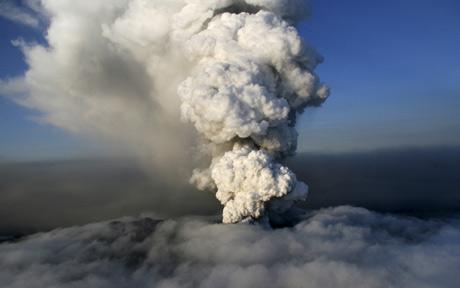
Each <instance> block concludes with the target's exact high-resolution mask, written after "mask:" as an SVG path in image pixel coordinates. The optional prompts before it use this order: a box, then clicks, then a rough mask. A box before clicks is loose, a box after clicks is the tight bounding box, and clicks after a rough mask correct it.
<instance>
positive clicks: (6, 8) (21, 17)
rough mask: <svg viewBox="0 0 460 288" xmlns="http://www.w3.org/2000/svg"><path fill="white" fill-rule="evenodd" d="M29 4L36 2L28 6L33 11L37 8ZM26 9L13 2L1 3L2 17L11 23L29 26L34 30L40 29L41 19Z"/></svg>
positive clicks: (0, 15) (0, 13) (0, 12)
mask: <svg viewBox="0 0 460 288" xmlns="http://www.w3.org/2000/svg"><path fill="white" fill-rule="evenodd" d="M29 2H30V3H31V5H32V4H34V3H35V2H34V1H28V2H27V6H29V7H30V8H31V9H34V7H37V6H30V5H29ZM27 10H28V9H26V8H25V7H21V6H19V5H17V4H15V3H14V2H12V1H1V2H0V17H3V18H5V19H8V20H10V21H13V22H16V23H19V24H22V25H25V26H29V27H32V28H38V27H39V26H40V19H39V17H38V16H37V15H34V14H33V13H31V12H29V11H27Z"/></svg>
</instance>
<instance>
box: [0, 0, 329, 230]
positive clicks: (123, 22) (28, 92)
mask: <svg viewBox="0 0 460 288" xmlns="http://www.w3.org/2000/svg"><path fill="white" fill-rule="evenodd" d="M41 7H42V10H43V11H41V12H40V13H41V14H42V15H46V16H47V17H49V27H48V29H47V33H46V40H47V45H39V44H27V43H23V42H21V41H16V42H15V43H16V45H19V46H20V47H21V48H22V50H23V52H24V54H25V56H26V60H27V62H28V64H29V67H30V68H29V70H28V71H27V73H26V75H25V76H24V77H23V78H20V79H13V80H10V81H9V82H6V83H0V84H1V87H0V88H1V89H0V92H1V91H2V90H3V91H6V90H7V91H9V93H10V94H11V90H12V89H13V88H14V89H13V90H14V91H15V92H16V93H17V94H18V97H17V98H16V99H17V100H18V101H19V102H20V103H22V104H23V105H26V106H28V107H31V108H34V109H37V110H39V111H41V112H43V115H42V120H43V121H45V122H47V123H51V124H53V125H56V126H58V127H61V128H64V129H68V130H71V131H74V132H82V133H89V134H92V135H98V136H103V137H105V138H109V139H115V140H117V141H118V142H123V143H127V144H129V146H130V147H133V149H132V150H135V151H137V152H138V153H140V154H141V155H143V156H145V155H147V156H149V159H150V160H149V161H151V162H152V163H154V164H159V165H157V166H159V167H161V169H159V170H165V171H169V169H167V167H166V166H165V165H171V166H172V167H170V168H174V170H178V168H177V167H178V166H180V167H182V166H183V165H186V164H187V163H189V162H190V161H188V160H189V158H190V157H189V154H191V153H190V151H191V143H192V141H191V139H192V136H191V135H192V133H190V132H189V131H190V129H189V128H188V127H187V126H185V125H183V124H180V123H179V122H178V121H179V119H180V118H181V119H182V120H184V121H186V122H189V123H191V124H192V125H194V127H195V128H196V130H197V131H198V132H199V135H201V136H202V138H203V139H204V141H202V142H204V143H202V144H203V146H204V147H205V149H204V150H206V151H208V152H207V153H208V154H209V155H210V156H211V164H210V166H209V167H208V168H205V169H195V170H194V172H193V176H192V178H191V182H193V183H194V184H195V185H196V186H197V187H198V188H200V189H208V190H212V191H217V194H216V196H217V198H218V200H219V201H220V202H221V203H222V205H224V212H223V221H224V222H225V223H235V222H240V221H244V220H251V219H257V218H261V217H265V218H269V217H270V215H271V214H279V213H283V212H284V211H286V210H287V209H289V207H290V206H291V205H292V203H293V202H295V201H298V200H304V199H305V198H306V196H307V193H308V187H307V186H306V185H305V184H304V183H303V182H300V181H298V180H297V179H296V176H295V175H294V174H293V173H292V172H291V171H290V170H289V169H288V168H287V167H285V166H283V165H282V164H280V163H279V161H280V160H281V159H282V158H283V157H285V156H287V155H291V154H292V153H293V152H294V151H295V150H296V144H297V132H296V130H295V123H296V117H297V115H298V113H300V112H302V111H303V109H304V108H305V107H307V106H316V105H319V104H321V103H322V102H323V101H324V100H325V99H326V98H327V96H328V89H327V87H325V86H324V85H322V84H321V83H320V82H319V79H318V77H317V76H316V75H315V74H314V72H313V70H314V69H315V67H316V65H317V64H318V63H320V62H321V60H322V58H321V56H319V55H318V54H317V53H316V52H315V51H314V50H313V49H312V48H311V47H309V46H308V45H307V44H306V43H305V42H303V41H302V39H301V38H300V36H299V34H298V32H297V31H296V29H295V25H296V24H297V23H298V21H301V20H302V19H304V18H305V17H306V16H307V15H308V13H309V7H308V5H307V3H306V2H305V1H302V0H217V1H208V0H206V1H205V0H152V1H147V0H116V1H103V0H98V1H91V3H89V2H86V1H60V0H42V1H41ZM179 107H180V108H179ZM144 158H145V157H144Z"/></svg>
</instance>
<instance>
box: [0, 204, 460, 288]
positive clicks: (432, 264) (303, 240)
mask: <svg viewBox="0 0 460 288" xmlns="http://www.w3.org/2000/svg"><path fill="white" fill-rule="evenodd" d="M213 222H214V221H210V220H206V219H200V218H184V219H178V220H166V221H155V220H152V219H150V218H148V217H144V218H124V219H119V220H117V221H112V222H105V223H97V224H90V225H86V226H83V227H74V228H66V229H59V230H55V231H52V232H48V233H41V234H37V235H32V236H30V237H28V238H26V239H24V240H21V241H19V242H16V243H4V244H1V245H0V255H1V257H0V285H1V286H2V287H5V288H23V287H61V288H66V287H85V288H92V287H98V288H104V287H112V288H113V287H169V288H172V287H223V288H225V287H229V288H230V287H235V288H236V287H238V288H244V287H309V288H315V287H344V288H347V287H350V288H351V287H452V288H454V287H457V286H458V280H459V276H458V272H459V268H458V267H460V244H459V243H460V222H459V221H458V219H453V218H452V219H450V220H449V219H445V220H419V219H415V218H410V217H402V216H395V215H382V214H377V213H373V212H370V211H367V210H365V209H361V208H353V207H337V208H332V209H324V210H319V211H316V212H313V213H311V215H309V217H308V218H307V219H305V220H304V221H302V222H300V223H298V224H297V225H295V226H294V227H292V228H283V229H276V230H271V229H265V228H263V227H260V226H258V225H246V224H235V225H222V224H215V223H213Z"/></svg>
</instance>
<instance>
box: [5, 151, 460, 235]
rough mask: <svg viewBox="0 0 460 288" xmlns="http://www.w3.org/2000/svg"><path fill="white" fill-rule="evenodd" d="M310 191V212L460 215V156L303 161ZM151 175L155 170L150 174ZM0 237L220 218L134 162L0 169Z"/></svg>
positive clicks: (298, 163) (188, 192) (401, 154)
mask: <svg viewBox="0 0 460 288" xmlns="http://www.w3.org/2000/svg"><path fill="white" fill-rule="evenodd" d="M288 164H289V165H290V166H291V167H292V168H293V170H294V171H295V172H296V173H297V174H298V175H299V178H300V179H301V180H303V181H306V182H307V183H309V184H310V189H311V193H310V195H309V198H308V201H307V202H306V207H307V208H310V209H318V208H321V207H329V206H337V205H354V206H362V207H365V208H368V209H372V210H378V211H382V212H404V213H416V214H419V215H422V216H424V215H425V214H429V215H432V214H433V213H438V212H443V213H445V212H456V211H460V191H459V187H460V175H459V174H458V171H460V149H445V148H443V149H442V148H436V149H423V150H416V149H411V150H394V151H380V152H374V153H367V154H364V153H361V154H354V155H353V154H338V155H306V154H299V155H297V156H296V157H295V158H294V159H293V160H292V161H291V162H290V163H288ZM149 171H150V170H149ZM0 205H1V209H0V235H6V236H8V235H11V234H19V235H21V234H24V233H30V232H34V231H39V230H46V229H52V228H55V227H65V226H70V225H77V224H85V223H90V222H95V221H101V220H104V219H113V218H118V217H122V216H125V215H139V214H140V213H142V212H145V211H147V212H153V213H155V214H157V215H161V216H162V217H177V216H184V215H216V214H219V212H220V211H219V209H220V208H219V205H218V203H217V200H215V198H214V195H212V193H206V192H200V191H196V190H195V189H194V188H193V187H191V186H190V185H188V184H187V183H186V180H185V179H182V182H180V180H178V181H176V182H171V179H170V178H167V179H165V178H163V177H162V176H156V175H155V172H149V173H145V171H144V170H142V169H140V168H139V167H138V166H137V164H136V163H135V162H134V161H127V160H108V159H105V160H104V159H91V160H78V161H77V160H73V161H54V162H52V161H48V162H34V163H7V162H3V163H2V162H0Z"/></svg>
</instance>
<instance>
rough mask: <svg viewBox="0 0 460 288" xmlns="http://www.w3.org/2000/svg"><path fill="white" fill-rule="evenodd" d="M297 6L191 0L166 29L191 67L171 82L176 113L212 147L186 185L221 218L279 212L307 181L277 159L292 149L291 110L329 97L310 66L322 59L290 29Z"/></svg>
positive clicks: (303, 192) (301, 196) (303, 191)
mask: <svg viewBox="0 0 460 288" xmlns="http://www.w3.org/2000/svg"><path fill="white" fill-rule="evenodd" d="M211 3H212V4H211ZM305 5H306V4H305V2H302V1H264V0H262V1H250V0H248V1H217V2H209V1H208V2H204V1H201V2H200V1H195V2H190V3H189V4H188V5H186V6H185V7H184V9H183V10H182V11H181V12H180V13H179V14H178V15H179V17H180V18H181V19H182V21H184V22H182V23H180V24H181V25H180V26H179V30H178V31H175V32H176V33H175V34H174V35H175V36H177V37H179V38H180V39H181V38H185V39H186V40H185V41H184V40H180V42H183V43H185V45H186V49H185V50H186V55H187V57H188V58H189V59H190V60H191V61H194V62H195V63H196V64H195V66H194V67H193V68H192V70H191V74H192V75H191V76H189V77H188V78H187V79H186V80H185V81H184V82H182V83H181V84H180V86H179V90H178V92H179V96H180V97H181V100H182V105H181V112H182V118H183V119H185V120H187V121H190V122H191V123H193V124H194V126H195V128H196V129H197V131H198V132H199V133H200V134H201V135H203V136H204V138H205V139H206V140H208V141H209V142H210V144H209V146H211V147H213V146H214V147H219V148H217V149H213V151H212V163H211V166H210V168H208V169H205V170H195V171H194V175H193V177H192V182H194V183H196V184H197V187H199V188H210V189H213V190H217V194H216V196H217V199H218V200H219V201H220V203H221V204H222V205H224V210H223V222H224V223H236V222H240V221H245V220H247V219H257V218H260V217H262V216H264V215H265V216H267V215H268V213H266V211H265V210H270V211H269V213H270V212H271V213H273V212H276V213H282V212H284V211H286V210H287V209H288V208H289V207H290V206H291V205H292V203H293V202H294V201H299V200H305V198H306V197H307V194H308V187H307V185H305V184H304V183H303V182H300V181H297V179H296V177H295V175H294V174H293V173H292V172H291V171H290V170H289V169H288V168H287V167H285V166H283V165H281V164H279V163H278V162H277V159H279V158H282V157H283V156H285V155H289V154H291V153H293V152H294V151H295V149H296V143H297V132H296V131H295V128H294V126H295V119H296V116H297V113H299V112H301V111H302V109H303V108H305V107H306V106H309V105H318V104H320V103H321V102H323V101H324V100H325V99H326V98H327V96H328V89H327V87H326V86H324V85H322V84H321V83H320V82H319V80H318V77H317V76H316V75H315V74H314V72H313V70H314V68H315V67H316V65H317V64H318V63H320V62H321V60H322V59H321V57H320V56H319V55H318V54H316V53H315V51H314V50H313V49H312V48H310V47H309V46H308V45H306V44H305V43H304V42H303V41H302V40H301V38H300V37H299V35H298V32H297V31H296V29H295V28H294V26H293V24H295V23H296V21H297V20H298V19H301V18H302V17H304V16H306V13H307V11H308V9H307V7H306V6H305ZM190 11H193V12H190ZM196 11H206V13H201V14H200V13H199V14H198V15H197V14H196ZM299 12H300V13H299ZM198 16H200V17H198ZM188 19H190V20H188ZM182 27H186V29H184V28H182ZM195 27H197V28H198V29H197V28H195ZM269 204H270V205H269Z"/></svg>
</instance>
